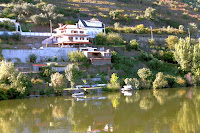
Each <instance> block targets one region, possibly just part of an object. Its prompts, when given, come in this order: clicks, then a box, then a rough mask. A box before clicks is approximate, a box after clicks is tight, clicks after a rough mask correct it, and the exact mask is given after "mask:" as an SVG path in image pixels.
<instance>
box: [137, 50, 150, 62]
mask: <svg viewBox="0 0 200 133" xmlns="http://www.w3.org/2000/svg"><path fill="white" fill-rule="evenodd" d="M152 59H153V57H152V56H151V55H148V54H147V53H146V52H144V51H142V52H141V54H140V55H139V60H140V61H150V60H152Z"/></svg>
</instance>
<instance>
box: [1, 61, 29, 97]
mask: <svg viewBox="0 0 200 133" xmlns="http://www.w3.org/2000/svg"><path fill="white" fill-rule="evenodd" d="M0 70H1V71H0V75H1V76H0V81H1V82H0V99H1V100H3V99H12V98H23V97H24V96H25V95H26V91H27V90H26V89H27V87H30V83H29V82H28V80H27V77H26V76H25V75H24V74H22V73H19V72H18V71H17V70H16V69H15V67H14V64H13V63H12V62H5V61H2V62H0Z"/></svg>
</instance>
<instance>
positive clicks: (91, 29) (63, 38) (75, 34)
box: [42, 19, 105, 47]
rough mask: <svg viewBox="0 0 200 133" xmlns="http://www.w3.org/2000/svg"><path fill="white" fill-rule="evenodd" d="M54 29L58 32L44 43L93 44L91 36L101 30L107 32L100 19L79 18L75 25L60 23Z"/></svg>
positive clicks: (71, 45)
mask: <svg viewBox="0 0 200 133" xmlns="http://www.w3.org/2000/svg"><path fill="white" fill-rule="evenodd" d="M54 31H55V32H56V33H55V34H53V36H51V37H49V38H47V39H45V40H44V41H43V42H42V44H47V43H48V44H57V45H67V46H70V47H74V46H77V45H78V46H86V45H87V44H91V43H90V42H89V40H90V38H94V37H95V36H96V35H97V34H98V33H100V32H101V33H103V32H104V33H105V25H104V24H103V23H102V22H101V21H99V20H93V19H91V20H79V21H78V23H76V24H75V25H70V24H66V25H62V24H59V27H58V28H56V29H54Z"/></svg>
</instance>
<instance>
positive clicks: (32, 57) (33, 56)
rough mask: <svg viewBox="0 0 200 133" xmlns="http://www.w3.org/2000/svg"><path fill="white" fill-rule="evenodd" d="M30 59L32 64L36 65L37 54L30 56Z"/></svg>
mask: <svg viewBox="0 0 200 133" xmlns="http://www.w3.org/2000/svg"><path fill="white" fill-rule="evenodd" d="M29 58H30V62H32V63H35V62H36V59H37V56H36V55H35V54H30V55H29Z"/></svg>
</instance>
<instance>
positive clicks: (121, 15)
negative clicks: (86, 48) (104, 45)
mask: <svg viewBox="0 0 200 133" xmlns="http://www.w3.org/2000/svg"><path fill="white" fill-rule="evenodd" d="M23 1H24V2H28V3H31V4H24V3H23ZM48 4H52V5H48ZM47 5H48V6H47ZM148 7H152V8H151V9H150V10H151V11H152V12H153V18H152V17H147V15H149V14H148V13H149V12H148V11H145V10H146V9H147V8H148ZM0 10H1V13H0V17H9V18H17V19H18V20H19V21H21V23H24V30H29V29H32V31H40V30H42V31H44V30H45V31H49V28H48V25H49V20H50V19H51V20H53V23H54V27H57V23H58V22H62V23H74V22H76V21H77V20H78V19H91V18H97V19H99V20H100V21H103V22H104V23H105V24H106V26H113V25H114V23H115V22H119V23H120V26H135V25H138V24H144V25H145V26H146V27H149V26H153V27H162V26H169V25H170V26H172V27H175V28H178V26H179V25H184V27H187V25H188V23H191V22H194V23H197V25H200V15H199V13H200V1H199V0H56V1H55V0H20V1H16V0H1V2H0ZM33 23H34V24H33ZM39 25H40V26H39ZM41 25H43V26H42V27H41ZM38 27H39V28H38ZM45 27H46V28H45Z"/></svg>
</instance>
